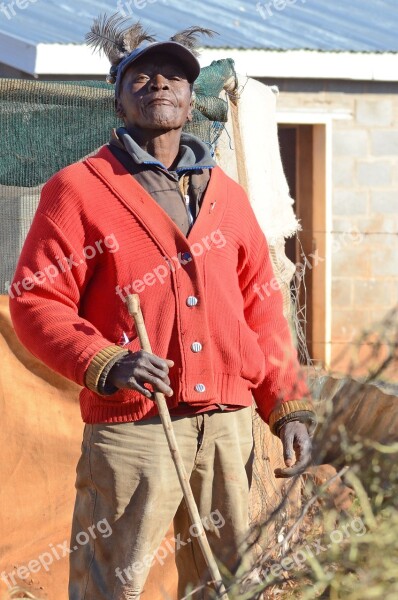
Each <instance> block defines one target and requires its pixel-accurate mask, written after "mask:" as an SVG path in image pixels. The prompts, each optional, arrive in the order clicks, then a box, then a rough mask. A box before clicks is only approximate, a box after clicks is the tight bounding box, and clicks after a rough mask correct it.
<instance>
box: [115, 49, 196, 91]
mask: <svg viewBox="0 0 398 600" xmlns="http://www.w3.org/2000/svg"><path fill="white" fill-rule="evenodd" d="M163 53H164V54H168V55H170V56H173V57H175V58H176V60H177V61H178V62H179V63H180V65H181V66H182V67H183V69H184V71H185V73H186V75H187V78H188V81H189V83H193V82H194V81H195V80H196V79H197V78H198V77H199V74H200V64H199V61H198V59H197V58H196V56H195V55H194V54H193V53H192V52H191V51H190V50H189V49H188V48H186V47H185V46H183V45H182V44H179V43H178V42H171V41H170V42H155V43H154V44H150V45H149V46H146V47H145V48H142V50H138V51H136V52H133V53H132V54H131V55H130V56H129V57H127V58H126V59H125V60H124V61H123V63H124V64H122V65H121V67H122V69H121V72H120V78H121V77H122V75H123V73H124V72H125V70H126V69H127V67H130V66H131V65H132V64H134V63H135V62H136V61H138V60H141V59H142V58H143V57H144V56H149V55H151V54H163Z"/></svg>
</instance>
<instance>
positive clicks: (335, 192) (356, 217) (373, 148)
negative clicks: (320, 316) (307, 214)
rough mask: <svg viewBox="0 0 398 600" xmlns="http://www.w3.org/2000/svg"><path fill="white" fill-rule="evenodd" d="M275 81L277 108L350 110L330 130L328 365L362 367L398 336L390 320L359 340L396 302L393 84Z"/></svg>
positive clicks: (397, 125)
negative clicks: (330, 240)
mask: <svg viewBox="0 0 398 600" xmlns="http://www.w3.org/2000/svg"><path fill="white" fill-rule="evenodd" d="M267 83H269V82H268V81H267ZM274 83H275V82H274ZM276 83H278V84H279V87H280V96H279V100H278V106H279V109H280V110H287V109H288V110H290V111H295V110H296V111H297V110H299V111H303V110H305V111H312V110H314V111H330V112H332V113H333V112H335V113H336V114H337V113H341V112H343V113H345V115H346V117H348V118H343V119H338V118H336V119H335V120H334V121H333V133H332V136H333V140H332V147H333V150H332V154H333V159H332V173H333V179H332V211H333V225H332V227H333V230H332V236H331V238H332V249H331V252H330V256H327V257H326V260H329V261H331V264H332V292H331V293H332V298H331V302H332V305H331V308H332V311H331V312H332V338H331V342H332V366H335V367H336V368H340V369H344V370H347V368H351V366H352V365H354V364H355V365H356V367H355V368H358V366H359V365H362V363H363V365H362V366H363V367H364V368H366V369H367V368H368V367H369V365H370V364H371V363H373V364H376V363H379V362H380V361H381V359H382V353H383V352H384V353H385V352H387V351H388V350H389V345H388V343H386V344H385V342H388V341H389V340H391V339H392V337H393V334H394V333H395V336H397V326H396V323H397V320H395V330H394V329H393V326H391V324H390V325H388V326H386V327H383V328H382V329H383V331H382V336H380V334H379V335H378V336H377V335H375V333H373V334H371V335H369V336H366V337H365V338H364V337H362V339H361V334H362V332H363V331H364V330H370V331H372V332H375V331H377V330H380V328H378V327H377V325H376V323H377V322H379V321H380V320H381V319H383V317H385V316H386V315H387V314H388V312H389V311H391V309H393V308H394V307H397V301H398V84H394V83H392V84H377V83H373V84H372V83H366V84H365V83H364V84H361V83H360V82H358V83H351V84H350V83H343V82H328V83H326V84H323V83H319V82H302V83H301V85H300V84H297V83H296V84H294V83H293V84H292V83H288V82H276ZM358 338H359V339H361V342H363V343H362V344H361V346H360V352H359V354H358V353H357V351H356V345H355V344H354V342H355V341H356V340H358ZM376 339H379V340H380V339H381V341H382V344H381V347H380V348H379V347H378V346H377V345H376V346H375V345H372V344H373V343H374V342H375V340H376ZM397 343H398V341H397V340H395V344H397ZM376 355H377V356H376ZM365 364H366V367H365ZM360 370H362V371H363V369H360ZM395 376H396V375H395Z"/></svg>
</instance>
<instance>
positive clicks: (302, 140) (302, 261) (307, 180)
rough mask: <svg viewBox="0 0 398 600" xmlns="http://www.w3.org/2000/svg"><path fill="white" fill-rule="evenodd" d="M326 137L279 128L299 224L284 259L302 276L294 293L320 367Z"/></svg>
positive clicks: (323, 351)
mask: <svg viewBox="0 0 398 600" xmlns="http://www.w3.org/2000/svg"><path fill="white" fill-rule="evenodd" d="M326 133H327V132H326V126H325V125H324V124H294V123H280V124H279V125H278V134H279V144H280V150H281V157H282V164H283V167H284V171H285V175H286V179H287V181H288V184H289V189H290V195H291V196H292V198H294V200H295V201H294V206H293V208H294V211H295V214H296V216H297V218H298V219H299V221H300V224H301V231H299V232H298V234H297V236H296V237H294V238H291V239H288V240H287V241H286V255H287V257H288V258H289V259H290V260H291V261H292V262H293V263H294V264H295V265H297V272H298V273H300V271H301V272H303V276H302V281H301V282H300V285H299V289H298V291H297V292H295V291H294V293H296V294H298V297H297V302H298V304H299V306H300V307H301V309H302V313H301V319H300V320H301V321H302V327H303V330H304V334H305V339H306V342H307V348H308V352H309V355H310V357H311V359H312V360H314V361H316V362H321V363H322V364H324V365H325V364H328V363H329V360H328V358H329V357H328V350H329V347H328V346H329V344H328V335H327V332H328V319H327V307H328V301H329V299H328V293H327V290H328V286H327V277H328V269H327V267H328V261H327V235H326V232H327V212H326V206H327V202H326V197H327V183H326V179H327V177H326V165H327V161H326V155H327V144H326ZM303 267H304V270H303ZM297 282H298V280H297V279H296V284H297ZM296 287H297V286H296V285H294V284H293V290H295V289H296Z"/></svg>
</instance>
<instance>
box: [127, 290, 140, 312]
mask: <svg viewBox="0 0 398 600" xmlns="http://www.w3.org/2000/svg"><path fill="white" fill-rule="evenodd" d="M126 301H127V308H128V311H129V313H130V314H131V315H136V314H138V311H139V310H140V297H139V296H138V294H129V295H128V296H127V298H126Z"/></svg>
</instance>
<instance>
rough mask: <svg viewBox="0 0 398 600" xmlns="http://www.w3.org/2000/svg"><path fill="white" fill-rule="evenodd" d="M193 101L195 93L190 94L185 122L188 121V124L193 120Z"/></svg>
mask: <svg viewBox="0 0 398 600" xmlns="http://www.w3.org/2000/svg"><path fill="white" fill-rule="evenodd" d="M195 100H196V94H195V92H192V96H191V102H190V103H189V111H188V115H187V121H189V122H191V121H192V119H193V109H194V106H195Z"/></svg>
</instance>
